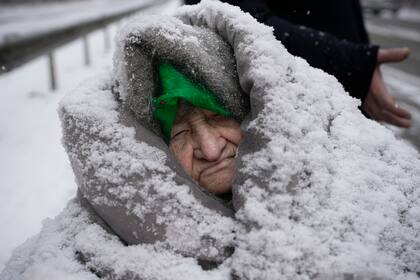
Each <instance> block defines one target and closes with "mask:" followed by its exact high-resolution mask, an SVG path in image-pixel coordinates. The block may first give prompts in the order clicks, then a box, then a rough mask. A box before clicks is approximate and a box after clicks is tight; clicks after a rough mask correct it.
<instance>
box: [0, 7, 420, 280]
mask: <svg viewBox="0 0 420 280" xmlns="http://www.w3.org/2000/svg"><path fill="white" fill-rule="evenodd" d="M184 13H185V17H184V19H185V20H186V21H188V22H192V23H194V24H200V23H201V24H205V25H208V26H210V27H211V28H213V29H218V31H220V32H221V33H222V34H223V36H225V39H227V40H231V41H235V43H234V44H233V42H231V43H232V44H233V48H234V50H235V54H236V56H237V59H238V73H239V75H240V82H241V86H242V87H243V88H244V89H246V91H247V92H250V94H251V95H252V97H253V98H254V100H255V102H257V101H258V102H261V103H262V104H264V106H263V108H262V109H261V111H258V112H256V114H255V115H254V116H253V119H252V121H251V122H250V123H248V124H246V126H245V128H244V129H245V130H246V131H247V132H248V133H249V134H248V137H251V138H250V139H254V140H257V141H256V142H255V143H253V144H259V145H260V146H261V147H258V146H257V145H253V146H252V147H250V148H249V149H254V148H255V149H256V150H255V151H239V153H240V155H239V156H243V157H242V160H243V167H242V168H241V169H240V170H239V172H240V175H241V176H243V177H242V178H244V181H243V182H239V183H238V185H236V187H235V190H236V191H237V192H238V194H239V196H241V197H242V199H243V201H242V203H239V206H238V207H239V211H238V213H237V216H236V218H237V221H238V222H240V223H243V225H244V226H245V228H244V229H242V228H240V232H237V233H236V237H237V240H236V241H235V242H236V243H235V245H236V246H235V247H236V248H235V252H234V254H233V256H232V258H231V259H229V260H228V261H227V262H226V263H225V264H224V265H222V266H221V267H220V268H218V269H215V270H213V271H210V272H205V271H203V270H201V269H200V268H199V266H198V265H197V263H196V262H195V261H194V260H193V259H191V258H186V257H185V258H184V257H182V256H181V255H179V254H176V253H173V251H171V250H162V249H163V248H162V247H161V246H160V245H162V244H157V245H156V246H151V245H137V246H123V245H122V244H121V242H118V240H117V238H116V237H115V236H113V235H111V234H107V233H106V232H105V231H104V230H103V229H102V228H100V227H99V226H98V225H96V224H94V223H92V222H91V221H89V218H88V217H87V215H86V211H82V210H81V209H80V208H79V207H78V205H77V204H75V203H74V202H70V203H69V205H68V207H67V208H66V210H65V211H63V212H62V214H60V215H59V216H58V217H57V218H55V219H54V220H52V221H47V222H46V223H45V225H44V227H43V229H42V231H41V233H40V234H39V235H38V236H37V237H36V238H34V239H32V240H29V241H28V242H27V243H26V244H24V245H23V246H21V247H20V248H19V249H18V250H17V251H16V252H15V254H14V258H13V259H12V261H11V262H10V263H9V265H8V270H7V271H6V274H4V276H6V277H7V279H15V278H17V279H20V278H23V279H25V278H32V279H44V278H47V277H51V276H50V275H51V273H54V275H53V276H52V277H57V278H64V277H73V278H76V277H78V278H80V279H91V278H93V276H92V274H88V273H86V272H87V271H88V269H89V268H93V269H98V270H99V271H105V272H106V270H107V269H108V270H109V271H108V272H109V273H111V275H113V276H116V277H114V278H118V277H123V276H126V275H127V273H133V274H134V275H135V274H137V275H138V273H140V275H141V277H142V278H144V279H228V278H229V277H230V272H231V270H230V269H231V268H232V269H233V270H232V272H233V273H235V274H236V275H238V276H239V277H240V278H241V279H242V278H244V279H310V278H311V277H316V276H320V277H321V279H331V274H336V273H337V274H340V273H341V276H343V273H354V274H355V275H356V276H357V279H368V277H370V278H372V277H373V276H377V275H379V276H384V275H385V276H389V277H391V278H392V279H414V277H415V275H414V273H405V272H404V270H405V268H406V267H408V268H409V269H412V271H419V270H420V267H419V263H420V261H419V260H420V254H419V252H420V240H419V231H420V218H419V217H420V206H419V203H420V202H419V201H420V190H419V189H418V185H419V182H420V165H419V162H420V159H419V154H418V153H417V152H416V151H415V150H414V149H412V148H410V147H409V146H407V145H406V144H404V143H402V142H401V141H397V140H396V139H395V137H394V135H393V133H392V132H391V131H389V130H387V129H385V128H384V127H383V126H381V125H379V124H377V123H375V122H373V121H369V120H366V119H365V118H364V117H363V116H362V115H361V114H360V112H359V111H358V109H357V105H358V104H359V102H358V101H356V100H354V99H352V98H351V97H349V96H348V95H347V94H346V93H345V92H344V90H343V88H342V86H341V85H340V84H338V83H337V81H336V79H335V78H333V77H331V76H329V75H327V74H325V73H323V72H322V71H320V70H317V69H313V68H310V67H309V66H308V65H307V63H306V62H305V61H303V60H302V59H299V58H295V57H293V56H291V55H290V54H288V53H287V52H286V51H285V49H284V47H283V46H282V45H281V44H280V43H279V42H277V41H275V40H274V37H273V36H272V34H271V29H269V28H267V27H264V26H262V25H259V24H258V23H257V22H256V21H255V20H254V19H252V18H250V17H249V16H248V15H245V14H243V13H241V12H240V11H239V10H238V9H236V8H232V7H228V6H227V5H225V4H220V3H217V2H214V1H206V2H205V3H203V4H202V6H200V7H190V8H184V9H183V10H182V11H180V12H179V13H178V16H179V17H181V18H182V15H183V14H184ZM177 24H179V23H177ZM232 26H233V27H234V28H232V29H229V27H232ZM135 27H136V26H135V25H131V26H130V28H135ZM139 28H141V26H140V27H139ZM72 58H73V57H72ZM117 59H118V56H117ZM98 83H99V84H101V83H102V81H100V80H96V81H93V82H91V83H89V84H85V85H84V86H83V87H81V88H79V89H78V90H77V92H76V93H77V94H78V96H67V97H66V100H65V101H64V103H63V105H64V107H66V108H70V109H71V110H74V111H73V113H80V116H81V118H80V119H83V118H84V117H86V118H85V119H94V120H97V121H99V123H98V126H97V127H96V128H101V129H102V128H104V127H105V126H106V125H108V127H109V129H106V130H104V131H103V135H104V136H105V137H108V136H110V135H114V137H115V138H111V140H115V141H116V142H115V141H111V144H112V145H116V144H120V145H121V146H122V147H120V150H119V151H118V153H119V154H121V155H123V156H124V158H127V159H128V158H129V159H130V160H131V159H132V161H131V162H126V161H123V162H120V161H118V160H113V159H112V156H113V155H115V153H112V148H113V147H107V146H106V145H103V144H102V145H97V146H92V155H90V158H89V159H90V160H91V162H89V163H88V164H87V165H89V164H92V165H93V166H95V164H97V166H100V168H101V170H100V171H103V173H100V174H99V176H100V177H101V178H104V182H105V181H106V180H109V181H113V180H117V181H116V182H118V183H119V182H121V181H118V180H120V179H121V178H124V176H130V175H133V174H136V172H138V171H136V168H130V167H139V169H140V171H141V170H142V169H141V168H144V169H147V168H149V167H147V166H144V165H145V163H147V160H150V158H149V159H147V158H146V159H145V158H141V155H140V153H142V152H149V151H150V150H153V149H154V147H150V146H147V145H146V144H145V143H135V142H134V141H133V135H132V134H133V133H132V131H131V132H130V130H127V129H126V128H121V126H119V125H118V123H115V118H114V116H115V115H114V113H115V112H114V110H115V106H114V105H115V102H112V98H110V95H111V94H110V91H109V89H108V90H103V89H101V87H98V88H97V90H96V91H92V89H93V88H94V87H96V86H98ZM84 90H86V91H85V92H84ZM101 90H102V91H104V92H101ZM100 94H104V95H103V96H104V99H106V100H102V102H94V101H95V99H96V98H94V97H97V96H99V95H100ZM73 97H74V98H73ZM81 98H84V99H83V100H82V101H83V105H86V106H85V107H79V106H76V105H77V102H78V101H79V100H81ZM91 98H93V99H91ZM72 105H74V106H73V107H72ZM28 107H29V106H28ZM101 109H103V111H102V110H101ZM78 110H80V111H78ZM107 112H108V113H111V114H110V115H109V116H107V115H106V114H104V113H107ZM4 117H6V116H4ZM101 121H103V123H101ZM108 127H107V128H108ZM91 128H92V127H91ZM94 128H95V127H93V129H94ZM252 137H254V138H252ZM262 139H264V141H262ZM88 140H89V141H92V142H95V141H96V140H94V139H88ZM95 144H97V142H95ZM98 144H101V143H98ZM112 145H111V146H112ZM82 146H83V145H82ZM84 148H86V147H84ZM86 150H87V151H89V149H88V148H86ZM96 151H97V152H98V153H95V152H96ZM130 151H133V155H130ZM101 152H103V153H101ZM119 154H118V155H119ZM136 156H138V157H137V159H136ZM117 158H118V157H117ZM55 163H56V164H57V162H55ZM101 163H103V164H101ZM142 164H143V165H142ZM150 165H151V167H150V168H152V169H156V170H155V171H156V176H157V177H158V179H159V180H155V181H153V180H151V179H150V178H140V179H139V180H143V181H147V182H148V183H149V185H146V190H147V189H148V188H152V189H153V190H155V189H156V190H157V195H160V196H162V195H163V196H165V195H166V194H167V193H171V192H173V190H170V189H168V190H166V191H165V189H164V188H162V186H160V185H159V184H160V183H162V182H163V183H165V184H170V182H171V176H168V177H162V174H161V173H160V172H162V170H163V171H165V170H166V167H165V166H163V167H160V166H156V164H150ZM84 167H85V168H86V167H88V166H84ZM16 170H19V169H18V166H16V169H14V171H16ZM14 174H15V175H14V176H16V172H14ZM145 177H146V176H145ZM27 183H28V184H27V185H30V182H27ZM49 187H51V186H49ZM122 187H128V188H129V187H130V186H129V185H127V184H124V183H123V184H122ZM131 187H132V186H131ZM166 187H167V188H169V186H168V185H166ZM174 187H178V186H174ZM25 190H26V189H25ZM125 190H126V189H124V188H121V189H119V188H118V186H117V187H116V188H115V189H113V190H112V191H113V192H115V193H114V194H115V195H116V196H117V198H118V199H121V201H124V202H127V204H129V203H132V204H138V201H135V198H134V200H133V201H126V200H127V198H130V195H131V194H130V192H131V191H135V192H138V193H139V195H140V196H141V195H142V194H141V190H132V189H130V192H126V191H125ZM177 190H178V189H177ZM50 191H51V188H50V189H49V190H48V191H47V192H50ZM118 191H121V193H120V194H121V196H120V197H118V195H119V193H118ZM143 195H144V194H143ZM151 195H155V194H154V193H153V192H152V194H151ZM177 199H178V197H177ZM185 199H187V201H184V200H185ZM179 200H180V204H181V203H186V204H187V205H188V203H190V204H191V203H192V204H193V201H191V200H189V196H188V195H187V194H185V193H181V195H180V196H179ZM147 203H149V201H147ZM15 206H16V205H13V206H12V207H15ZM127 206H128V207H130V210H132V209H131V207H132V205H127ZM199 207H200V206H194V207H193V209H195V208H197V209H199ZM171 209H172V208H171ZM179 210H180V211H183V210H182V209H179ZM184 211H185V209H184ZM181 213H183V214H184V213H185V212H181ZM170 214H171V215H173V214H172V213H170ZM204 214H205V213H204ZM181 216H182V219H180V224H179V225H175V226H178V227H179V228H178V229H177V232H180V229H182V227H184V228H186V229H185V230H186V231H187V230H192V231H193V230H194V229H190V228H189V227H195V225H191V224H182V221H184V217H185V215H181ZM205 218H206V217H205ZM209 221H211V219H208V220H207V219H206V221H203V223H207V222H209ZM218 222H220V221H218ZM227 224H228V223H227ZM196 227H198V226H196ZM199 230H200V229H199ZM223 230H225V229H220V232H219V233H223ZM181 241H182V242H184V241H183V240H181ZM187 241H188V240H185V242H187ZM178 242H179V240H178ZM179 245H182V244H178V246H179ZM75 252H82V253H83V254H85V256H87V257H88V260H86V261H87V263H86V266H83V265H81V263H80V262H78V261H76V260H75V258H74V254H75ZM25 269H26V270H25ZM21 274H22V275H21ZM133 274H131V276H133ZM128 275H130V274H128ZM323 275H327V276H326V277H322V276H323ZM21 276H22V277H21Z"/></svg>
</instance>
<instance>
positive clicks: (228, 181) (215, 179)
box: [199, 170, 234, 194]
mask: <svg viewBox="0 0 420 280" xmlns="http://www.w3.org/2000/svg"><path fill="white" fill-rule="evenodd" d="M233 179H234V173H233V172H231V170H226V171H224V172H218V173H214V174H212V175H211V176H208V177H205V178H201V180H200V182H199V184H200V186H202V187H203V188H205V189H206V190H207V191H209V192H211V193H216V194H222V193H227V192H230V191H231V190H232V183H233Z"/></svg>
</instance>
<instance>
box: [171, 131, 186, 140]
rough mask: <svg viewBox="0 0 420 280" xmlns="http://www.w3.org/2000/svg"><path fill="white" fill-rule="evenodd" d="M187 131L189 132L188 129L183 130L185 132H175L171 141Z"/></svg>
mask: <svg viewBox="0 0 420 280" xmlns="http://www.w3.org/2000/svg"><path fill="white" fill-rule="evenodd" d="M187 131H188V130H187V129H183V130H180V131H177V132H175V133H174V135H172V137H171V140H172V139H174V138H175V137H177V136H179V135H181V134H182V133H184V132H187Z"/></svg>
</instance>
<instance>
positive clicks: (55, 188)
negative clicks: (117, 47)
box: [0, 0, 420, 270]
mask: <svg viewBox="0 0 420 280" xmlns="http://www.w3.org/2000/svg"><path fill="white" fill-rule="evenodd" d="M181 4H182V1H181V0H78V1H74V0H0V100H1V102H0V193H1V195H0V213H1V214H0V270H2V269H3V267H4V264H5V262H6V261H7V259H8V258H9V257H10V254H11V252H12V250H13V248H14V247H16V246H17V245H19V244H21V243H22V242H24V241H25V240H26V239H27V238H29V237H30V236H32V235H34V234H36V233H37V232H38V231H39V229H40V227H41V221H42V220H43V219H45V218H46V217H54V216H55V215H56V214H58V213H59V211H60V210H61V209H62V208H64V206H65V204H66V202H67V201H68V200H69V199H71V198H72V197H73V196H74V195H75V193H76V184H75V182H74V177H73V173H72V170H71V167H70V164H69V161H68V159H67V155H66V153H65V151H64V149H63V148H62V146H61V142H60V141H61V128H60V123H59V119H58V114H57V107H58V103H59V101H60V99H61V98H62V97H63V95H64V94H66V93H68V92H71V90H73V89H74V88H75V87H76V86H77V85H78V84H79V83H81V82H82V81H83V80H85V79H87V78H89V77H92V76H95V75H96V74H98V73H100V72H102V71H109V70H110V69H111V67H112V52H113V37H114V35H115V33H116V32H117V29H118V28H119V27H120V26H121V25H123V24H124V22H125V21H127V20H128V19H129V18H130V17H132V16H134V15H138V14H142V13H155V14H156V13H171V11H173V10H174V9H175V8H176V7H177V6H180V5H181ZM362 4H363V6H364V11H365V19H366V26H367V29H368V31H369V33H370V36H371V40H372V42H373V43H375V44H379V45H380V46H382V47H385V48H387V47H403V46H407V47H410V48H411V50H412V53H411V57H410V58H409V59H408V60H407V61H405V62H403V63H399V64H395V65H391V66H387V67H383V74H384V76H385V81H386V83H387V85H388V87H389V89H390V91H391V92H392V94H393V95H394V96H395V97H396V99H397V100H398V102H399V103H401V104H402V105H403V106H405V107H407V108H408V109H410V111H411V112H412V114H413V126H412V127H411V128H409V129H398V128H395V127H390V128H391V129H392V130H393V131H394V132H395V133H396V135H397V136H398V137H400V138H402V139H404V140H405V141H408V143H410V145H413V146H414V147H416V148H417V149H418V150H419V149H420V0H401V1H396V0H394V1H392V0H364V1H362Z"/></svg>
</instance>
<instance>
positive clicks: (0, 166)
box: [0, 1, 179, 271]
mask: <svg viewBox="0 0 420 280" xmlns="http://www.w3.org/2000/svg"><path fill="white" fill-rule="evenodd" d="M97 2H100V3H101V4H100V3H96V4H95V5H99V4H100V6H103V3H104V2H103V1H97ZM115 2H117V1H115ZM83 3H85V2H83ZM132 3H133V2H132ZM67 4H69V5H73V4H74V5H75V6H74V7H73V9H74V10H76V9H77V7H79V9H80V6H78V4H79V3H74V2H72V3H66V5H67ZM116 4H117V3H116ZM116 4H115V5H116ZM49 5H53V4H49ZM60 5H61V4H60ZM178 5H179V2H178V1H172V2H170V3H168V4H165V5H164V6H159V7H155V8H150V9H148V10H146V11H144V12H145V13H156V12H160V11H161V12H170V11H171V10H173V9H174V8H175V7H176V6H178ZM53 7H54V9H55V10H59V9H60V7H61V6H58V5H57V6H53ZM33 9H37V8H36V6H35V7H33ZM46 11H48V9H47V10H46ZM14 12H15V10H12V9H9V10H3V9H0V13H1V14H2V16H6V15H8V16H11V15H13V14H14ZM27 12H28V11H27V10H25V12H24V13H23V12H22V13H23V14H25V15H26V13H27ZM16 13H17V14H19V13H20V12H19V11H16ZM35 13H36V14H39V15H37V17H38V16H40V17H46V15H44V14H42V8H40V9H39V10H37V11H35ZM46 18H48V17H46ZM27 24H28V25H25V26H23V27H25V28H31V26H30V24H31V23H30V22H29V23H28V22H27ZM0 26H1V25H0ZM25 28H23V29H25ZM116 28H117V27H116V26H115V25H112V26H111V28H110V34H111V35H112V36H113V35H114V34H115V31H116ZM88 40H89V42H90V53H91V61H92V66H90V67H85V66H84V65H83V63H84V62H83V46H82V42H81V41H75V42H73V43H71V44H68V45H66V46H64V47H61V48H59V49H58V50H57V51H56V52H55V55H56V66H57V73H58V74H57V77H58V86H59V90H58V91H56V92H51V91H50V90H49V79H48V71H47V70H48V65H47V59H46V57H41V58H39V59H36V60H35V61H32V62H31V63H28V64H27V65H25V66H23V67H21V68H18V69H17V70H15V71H13V72H11V73H7V74H3V75H1V76H0V89H1V96H2V102H0V193H2V195H1V196H0V212H1V215H0V228H1V229H2V230H1V231H0V271H1V270H2V269H3V267H4V264H5V262H6V261H7V259H8V258H9V257H10V255H11V252H12V250H13V248H15V247H16V246H17V245H19V244H20V243H22V242H23V241H24V240H25V239H27V238H28V237H30V236H32V235H34V234H35V233H37V232H39V230H40V228H41V221H42V220H43V219H44V218H46V217H54V216H55V215H57V214H58V213H59V212H60V210H61V209H63V207H64V206H65V204H66V203H67V201H68V200H69V199H70V198H71V197H73V196H74V195H75V193H76V184H75V182H74V175H73V171H72V170H71V167H70V164H69V161H68V156H67V154H66V153H65V151H64V149H63V147H62V144H61V137H62V133H61V126H60V122H59V119H58V113H57V106H58V102H59V101H60V100H61V99H62V97H63V95H64V94H65V93H67V92H68V91H70V90H72V89H74V88H75V87H76V86H77V85H78V84H79V83H81V82H82V81H83V80H85V79H87V78H88V77H91V76H94V75H97V73H98V72H103V71H104V70H109V69H110V68H111V64H112V53H113V50H110V51H109V52H107V53H106V52H105V49H104V43H103V42H104V38H103V33H102V31H97V32H94V33H93V34H90V35H89V36H88Z"/></svg>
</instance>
